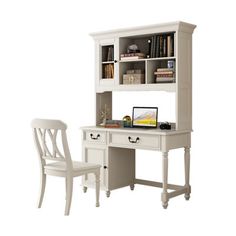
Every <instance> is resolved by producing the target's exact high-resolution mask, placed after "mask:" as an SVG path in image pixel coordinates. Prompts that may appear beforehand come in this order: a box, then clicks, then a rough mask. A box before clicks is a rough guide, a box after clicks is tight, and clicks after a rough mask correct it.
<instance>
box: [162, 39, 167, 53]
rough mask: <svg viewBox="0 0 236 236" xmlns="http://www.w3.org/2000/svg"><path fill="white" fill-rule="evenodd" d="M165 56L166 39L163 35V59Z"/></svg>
mask: <svg viewBox="0 0 236 236" xmlns="http://www.w3.org/2000/svg"><path fill="white" fill-rule="evenodd" d="M166 56H167V38H166V35H163V57H166Z"/></svg>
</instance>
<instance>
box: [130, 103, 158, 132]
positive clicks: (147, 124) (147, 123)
mask: <svg viewBox="0 0 236 236" xmlns="http://www.w3.org/2000/svg"><path fill="white" fill-rule="evenodd" d="M157 113H158V108H157V107H133V113H132V127H142V128H156V127H157Z"/></svg>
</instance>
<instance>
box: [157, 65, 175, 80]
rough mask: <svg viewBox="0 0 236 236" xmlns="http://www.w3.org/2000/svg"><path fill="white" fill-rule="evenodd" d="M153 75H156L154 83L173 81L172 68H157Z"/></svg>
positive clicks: (173, 73)
mask: <svg viewBox="0 0 236 236" xmlns="http://www.w3.org/2000/svg"><path fill="white" fill-rule="evenodd" d="M154 75H155V76H156V83H163V82H164V83H165V82H174V80H175V71H174V69H173V68H158V69H157V71H155V72H154Z"/></svg>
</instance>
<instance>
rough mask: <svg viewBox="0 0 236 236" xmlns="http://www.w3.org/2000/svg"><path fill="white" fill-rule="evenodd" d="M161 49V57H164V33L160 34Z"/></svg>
mask: <svg viewBox="0 0 236 236" xmlns="http://www.w3.org/2000/svg"><path fill="white" fill-rule="evenodd" d="M159 50H160V57H163V35H160V45H159Z"/></svg>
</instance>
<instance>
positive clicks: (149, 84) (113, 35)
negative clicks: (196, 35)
mask: <svg viewBox="0 0 236 236" xmlns="http://www.w3.org/2000/svg"><path fill="white" fill-rule="evenodd" d="M195 27H196V26H195V25H192V24H189V23H185V22H172V23H165V24H157V25H149V26H145V27H135V28H129V29H119V30H111V31H106V32H100V33H92V34H91V36H92V37H93V38H94V41H95V68H96V69H95V90H96V125H95V126H88V127H82V134H83V135H82V149H83V161H85V162H92V163H99V164H101V165H102V169H101V189H103V190H105V191H106V195H107V197H109V196H110V191H111V190H114V189H117V188H121V187H125V186H130V188H131V190H133V189H134V185H135V184H143V185H149V186H155V187H160V188H162V189H163V191H162V194H161V201H162V206H163V207H164V208H167V206H168V201H169V199H170V198H172V197H175V196H178V195H181V194H184V195H185V198H186V200H188V199H189V198H190V192H191V187H190V184H189V169H190V147H191V132H192V33H193V31H194V29H195ZM170 34H171V35H172V36H173V44H172V50H173V52H172V53H171V54H170V53H168V55H167V54H166V55H155V54H154V56H150V55H149V57H148V58H147V57H146V56H145V57H142V58H135V57H133V58H129V59H128V60H122V58H121V54H124V53H126V52H127V48H128V46H129V45H132V44H135V45H138V47H139V49H140V51H141V52H145V54H148V53H150V45H148V43H147V42H148V40H149V39H153V40H154V39H155V36H156V35H162V36H163V35H164V36H165V35H170ZM166 43H167V42H166ZM165 46H166V45H164V47H165ZM148 47H149V48H148ZM152 47H153V45H152ZM170 60H171V61H172V62H174V68H175V76H174V77H175V78H174V80H173V81H172V82H163V81H162V83H158V82H156V80H155V77H154V72H155V71H156V70H157V69H158V68H163V67H167V63H168V61H170ZM136 69H141V70H142V71H143V73H144V81H142V82H141V83H140V84H124V83H123V75H124V74H125V73H126V71H127V70H136ZM113 91H146V92H147V93H148V92H149V91H156V92H158V91H166V92H169V93H174V94H175V125H172V127H173V128H172V129H171V130H160V129H158V128H156V129H141V128H104V127H100V126H99V124H101V123H102V118H101V111H102V110H103V109H104V107H105V106H106V107H107V108H108V109H109V110H110V112H109V113H110V114H108V117H106V118H107V119H112V109H115V108H114V107H112V92H113ZM177 148H183V149H184V160H185V162H184V163H185V185H184V186H180V185H175V184H169V183H168V152H169V151H170V150H172V149H177ZM136 149H148V150H157V151H160V152H162V158H163V161H162V172H163V174H162V175H163V179H162V182H154V181H148V180H143V179H136V178H135V150H136ZM93 178H94V177H93V176H92V175H91V176H90V175H87V176H85V177H84V178H83V186H84V191H85V192H86V190H87V188H88V187H93V185H94V179H93Z"/></svg>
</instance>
